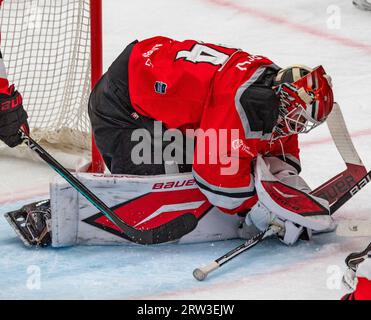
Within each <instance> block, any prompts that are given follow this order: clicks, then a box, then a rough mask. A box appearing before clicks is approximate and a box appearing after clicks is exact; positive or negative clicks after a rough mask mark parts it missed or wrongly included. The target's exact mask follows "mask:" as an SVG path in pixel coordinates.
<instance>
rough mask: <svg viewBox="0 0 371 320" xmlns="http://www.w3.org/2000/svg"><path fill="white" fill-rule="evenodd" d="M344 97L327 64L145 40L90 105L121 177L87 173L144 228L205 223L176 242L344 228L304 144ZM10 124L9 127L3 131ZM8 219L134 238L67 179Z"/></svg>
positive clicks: (45, 231) (41, 235)
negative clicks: (336, 91)
mask: <svg viewBox="0 0 371 320" xmlns="http://www.w3.org/2000/svg"><path fill="white" fill-rule="evenodd" d="M333 104H334V99H333V92H332V88H331V78H330V76H329V75H327V74H326V72H325V70H324V68H323V67H322V66H318V67H316V68H309V67H306V66H303V65H293V66H289V67H287V68H280V67H278V66H277V65H276V64H274V63H273V62H272V61H271V60H270V59H268V58H266V57H264V56H260V55H252V54H249V53H247V52H245V51H243V50H241V49H237V48H229V47H225V46H221V45H216V44H211V43H203V42H199V41H195V40H186V41H176V40H173V39H169V38H167V37H162V36H157V37H153V38H150V39H146V40H143V41H134V42H132V43H131V44H129V45H128V46H127V47H126V48H125V50H124V51H123V52H122V53H121V54H120V56H119V57H118V58H117V59H116V60H115V61H114V62H113V64H112V65H111V66H110V68H109V69H108V71H107V72H106V73H105V74H104V76H103V77H102V78H101V79H100V81H99V83H98V84H97V85H96V86H95V88H94V90H93V91H92V93H91V96H90V101H89V116H90V120H91V124H92V130H93V134H94V138H95V141H96V143H97V146H98V149H99V151H100V152H101V154H102V156H103V159H104V161H105V164H106V166H107V168H108V169H109V170H110V172H111V173H112V174H113V176H102V175H84V174H81V175H79V178H80V179H81V180H82V181H83V182H84V184H85V185H87V186H88V187H89V188H91V189H92V190H94V191H95V192H96V194H98V196H100V197H101V198H102V199H103V200H104V201H105V202H106V203H108V204H109V205H110V207H111V208H112V209H113V210H114V211H115V213H116V214H117V215H119V216H120V218H122V219H123V220H124V221H125V222H126V223H128V224H130V225H131V226H134V227H136V228H138V229H141V228H142V229H151V228H154V227H158V226H161V225H162V224H164V223H167V222H169V221H171V220H172V219H174V218H175V217H177V216H178V215H179V214H182V213H184V212H190V213H192V215H194V216H195V217H196V218H197V220H198V225H197V226H195V227H194V228H192V230H189V231H190V232H189V233H187V234H179V239H175V240H179V241H180V242H182V241H183V242H187V241H210V240H217V239H229V238H236V237H241V238H250V237H252V236H254V234H257V233H259V232H261V231H264V230H266V229H267V228H269V227H270V226H271V225H272V224H274V225H278V226H279V227H280V232H279V238H280V239H281V240H282V241H283V242H284V243H286V244H289V245H291V244H294V243H295V242H296V241H297V240H298V239H299V238H307V239H308V238H310V237H311V235H312V233H313V232H324V231H329V230H333V229H334V224H333V221H332V219H331V216H330V214H329V203H328V201H327V200H325V199H322V198H319V197H316V196H313V195H312V194H310V191H311V190H310V188H309V186H308V185H307V184H306V183H305V181H304V180H303V179H302V178H301V177H300V175H299V174H300V171H301V166H300V154H299V153H300V152H299V144H298V134H299V133H308V132H310V131H311V130H312V129H314V128H316V127H317V126H319V125H320V124H322V123H323V122H325V120H326V119H327V117H328V115H329V114H330V112H331V111H332V108H333ZM0 119H1V118H0ZM21 122H22V121H18V122H17V126H18V127H19V126H20V124H21ZM10 129H11V125H10V124H9V125H8V126H5V127H4V125H3V127H2V129H1V130H2V131H1V130H0V137H1V138H2V139H3V137H4V132H5V131H6V130H10ZM4 130H5V131H4ZM13 145H14V144H13ZM7 217H8V220H9V221H10V222H11V224H12V225H13V227H15V229H16V231H17V232H18V234H19V235H20V236H21V237H22V239H23V240H24V242H25V243H26V244H28V245H32V244H38V245H48V244H50V243H52V244H53V245H54V246H65V245H75V244H81V243H89V244H106V243H127V242H128V238H127V237H125V235H124V234H122V233H121V232H120V231H119V230H118V229H117V227H116V226H115V225H114V223H112V222H111V221H109V220H108V219H107V218H106V217H104V216H103V215H102V214H100V213H99V212H97V210H96V209H95V208H93V207H92V206H91V205H90V204H89V203H88V202H87V201H85V200H84V199H82V198H81V197H80V196H79V195H78V194H77V193H76V192H75V191H74V190H73V189H72V188H68V186H67V184H66V183H64V182H63V181H61V179H59V180H58V179H57V180H56V181H55V182H54V183H53V184H52V190H51V203H49V201H46V202H41V203H38V204H33V205H30V206H26V207H24V208H22V209H21V210H18V211H16V212H12V213H9V214H8V215H7ZM20 221H21V222H20ZM173 227H174V228H175V229H176V227H177V226H176V225H174V226H173ZM149 243H152V242H151V241H150V242H149Z"/></svg>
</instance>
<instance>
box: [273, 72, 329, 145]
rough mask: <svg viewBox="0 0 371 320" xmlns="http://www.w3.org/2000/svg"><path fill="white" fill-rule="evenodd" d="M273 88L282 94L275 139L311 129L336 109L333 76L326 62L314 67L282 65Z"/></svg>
mask: <svg viewBox="0 0 371 320" xmlns="http://www.w3.org/2000/svg"><path fill="white" fill-rule="evenodd" d="M273 89H274V90H275V91H276V94H277V95H278V97H279V98H280V110H279V111H280V113H279V118H278V123H277V126H276V128H275V129H274V131H273V133H274V134H273V138H274V139H278V138H280V137H282V136H287V135H290V134H297V133H306V132H309V131H310V130H312V129H313V128H315V127H317V126H318V125H320V124H321V123H323V122H324V121H325V120H326V119H327V117H328V115H329V114H330V113H331V111H332V108H333V104H334V97H333V92H332V84H331V77H330V76H329V75H327V74H326V72H325V70H324V68H323V67H322V66H318V67H316V68H314V69H311V68H308V67H306V66H301V65H295V66H291V67H288V68H285V69H281V70H280V71H279V72H278V74H277V76H276V78H275V83H274V87H273Z"/></svg>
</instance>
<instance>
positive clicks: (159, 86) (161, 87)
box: [155, 81, 167, 94]
mask: <svg viewBox="0 0 371 320" xmlns="http://www.w3.org/2000/svg"><path fill="white" fill-rule="evenodd" d="M166 89H167V84H166V83H165V82H162V81H156V82H155V92H157V93H160V94H165V93H166Z"/></svg>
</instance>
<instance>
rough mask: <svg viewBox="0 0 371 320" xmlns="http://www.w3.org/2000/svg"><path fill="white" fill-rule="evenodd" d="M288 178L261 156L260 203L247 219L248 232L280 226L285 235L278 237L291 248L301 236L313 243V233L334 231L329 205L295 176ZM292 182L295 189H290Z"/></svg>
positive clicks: (258, 172) (257, 180) (257, 181)
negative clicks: (275, 172)
mask: <svg viewBox="0 0 371 320" xmlns="http://www.w3.org/2000/svg"><path fill="white" fill-rule="evenodd" d="M277 177H279V178H280V180H278V178H277ZM284 177H285V174H283V173H282V171H281V172H280V173H277V174H276V176H274V175H273V174H272V173H271V171H270V169H269V167H268V165H267V163H266V162H265V161H264V160H263V158H262V157H261V156H258V158H257V163H256V166H255V187H256V190H257V194H258V198H259V201H258V203H257V204H256V205H255V206H254V207H253V208H252V209H251V211H250V212H249V214H248V215H247V216H246V220H245V224H246V226H245V229H247V230H252V229H251V228H252V226H254V227H255V228H257V229H258V230H260V231H264V230H266V229H268V228H269V226H270V225H276V226H279V227H280V228H281V232H280V233H279V234H278V235H279V237H280V239H281V240H282V241H283V242H284V243H285V244H288V245H292V244H294V243H295V242H296V241H297V240H298V239H299V238H300V236H305V238H306V239H310V237H311V235H312V233H313V232H317V233H318V232H328V231H333V230H334V229H335V224H334V222H333V220H332V218H331V216H330V212H329V205H328V202H327V201H326V200H323V199H320V198H317V197H314V196H312V195H310V194H308V192H309V191H310V189H309V187H308V186H307V185H306V184H305V183H304V181H303V180H302V179H301V178H300V177H298V176H297V175H294V174H293V172H291V174H290V175H289V176H288V178H287V179H285V178H284ZM282 181H285V183H283V182H282ZM289 181H291V183H292V184H293V185H294V186H290V185H289V184H288V183H289ZM240 235H241V233H240Z"/></svg>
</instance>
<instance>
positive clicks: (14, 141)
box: [0, 87, 29, 148]
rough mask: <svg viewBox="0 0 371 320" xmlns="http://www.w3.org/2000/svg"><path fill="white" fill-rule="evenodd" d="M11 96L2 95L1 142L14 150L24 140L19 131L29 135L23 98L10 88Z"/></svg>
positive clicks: (0, 110) (0, 116)
mask: <svg viewBox="0 0 371 320" xmlns="http://www.w3.org/2000/svg"><path fill="white" fill-rule="evenodd" d="M9 92H10V94H9V95H8V94H0V140H2V141H3V142H5V143H6V144H7V145H8V146H9V147H11V148H13V147H15V146H17V145H19V144H20V143H21V142H22V140H21V136H20V134H19V129H21V128H22V129H23V130H24V131H25V132H26V133H28V131H29V130H28V123H27V118H28V116H27V113H26V111H25V110H24V109H23V105H22V96H21V95H20V94H19V92H18V91H15V90H14V87H10V88H9Z"/></svg>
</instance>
